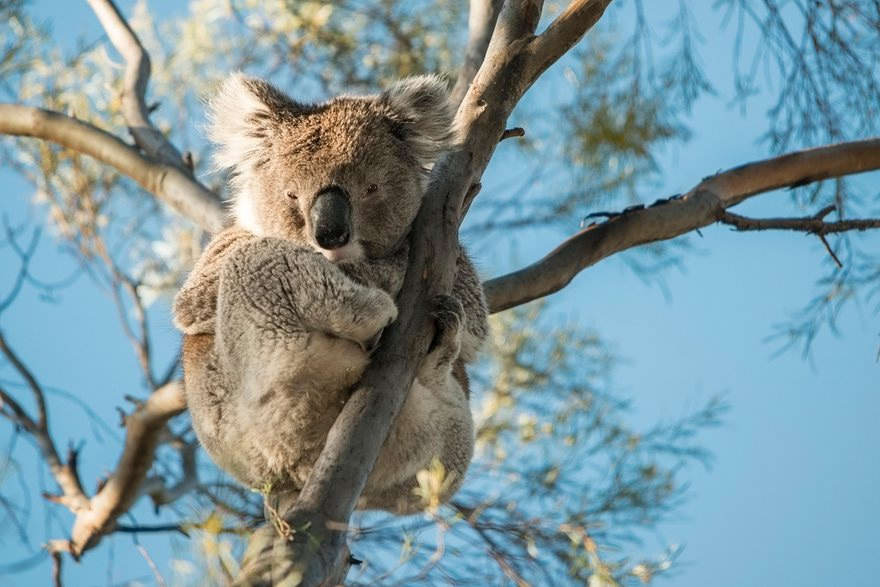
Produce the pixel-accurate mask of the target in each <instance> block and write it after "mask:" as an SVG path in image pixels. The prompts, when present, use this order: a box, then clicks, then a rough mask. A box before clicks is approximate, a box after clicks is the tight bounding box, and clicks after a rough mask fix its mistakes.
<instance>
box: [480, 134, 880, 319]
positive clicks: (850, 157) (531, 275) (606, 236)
mask: <svg viewBox="0 0 880 587" xmlns="http://www.w3.org/2000/svg"><path fill="white" fill-rule="evenodd" d="M874 169H880V139H869V140H865V141H855V142H852V143H842V144H839V145H831V146H827V147H819V148H816V149H808V150H805V151H799V152H796V153H790V154H788V155H783V156H781V157H774V158H772V159H765V160H763V161H756V162H754V163H747V164H745V165H741V166H739V167H735V168H733V169H730V170H728V171H725V172H723V173H719V174H717V175H713V176H711V177H707V178H706V179H704V180H703V181H701V182H700V183H699V184H698V185H696V186H695V187H694V188H693V189H691V190H690V191H689V192H688V193H687V194H685V195H684V196H682V197H681V198H679V199H673V200H670V201H668V202H666V203H663V204H660V205H657V206H651V207H649V208H645V209H642V210H635V211H632V212H629V213H626V214H623V215H621V216H618V217H616V218H613V219H611V220H609V221H607V222H603V223H601V224H596V225H593V226H589V227H587V228H585V229H584V230H582V231H580V232H579V233H577V234H575V235H574V236H572V237H571V238H569V239H568V240H566V241H565V242H564V243H562V244H561V245H559V246H558V247H556V248H555V249H554V250H553V251H551V252H550V253H548V254H547V255H546V256H545V257H544V258H543V259H541V260H540V261H538V262H536V263H533V264H532V265H529V266H528V267H525V268H523V269H520V270H518V271H514V272H513V273H509V274H507V275H503V276H501V277H496V278H494V279H490V280H488V281H486V282H484V283H483V288H484V291H485V293H486V298H487V300H488V302H489V309H490V311H492V312H500V311H502V310H506V309H508V308H512V307H514V306H519V305H521V304H524V303H526V302H529V301H531V300H535V299H538V298H542V297H544V296H547V295H550V294H551V293H554V292H557V291H559V290H560V289H562V288H563V287H565V286H566V285H568V283H569V282H570V281H571V280H572V279H573V278H574V276H575V275H577V274H578V273H580V272H581V271H583V270H584V269H586V268H587V267H589V266H590V265H593V264H594V263H596V262H598V261H600V260H601V259H604V258H605V257H608V256H610V255H613V254H615V253H618V252H620V251H623V250H625V249H629V248H631V247H635V246H638V245H643V244H646V243H650V242H654V241H658V240H666V239H670V238H674V237H676V236H680V235H682V234H685V233H687V232H690V231H692V230H695V229H697V228H701V227H703V226H707V225H709V224H712V223H714V222H716V221H718V220H720V219H721V218H722V215H723V213H724V210H725V209H726V208H729V207H731V206H734V205H736V204H738V203H740V202H742V201H743V200H745V199H746V198H750V197H752V196H754V195H756V194H760V193H763V192H768V191H770V190H775V189H779V188H784V187H792V186H799V185H804V184H806V183H809V182H813V181H819V180H822V179H827V178H830V177H840V176H843V175H850V174H854V173H861V172H864V171H871V170H874ZM865 222H868V223H870V222H872V221H865ZM853 228H858V226H855V225H854V226H853Z"/></svg>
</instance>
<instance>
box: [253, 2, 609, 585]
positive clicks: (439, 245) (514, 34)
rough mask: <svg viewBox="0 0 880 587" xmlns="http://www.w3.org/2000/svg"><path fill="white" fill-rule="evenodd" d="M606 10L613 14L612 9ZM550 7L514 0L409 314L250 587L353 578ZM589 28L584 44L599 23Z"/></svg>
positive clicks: (434, 216) (419, 228)
mask: <svg viewBox="0 0 880 587" xmlns="http://www.w3.org/2000/svg"><path fill="white" fill-rule="evenodd" d="M589 4H591V5H592V4H593V3H589ZM598 4H602V5H603V7H602V8H603V9H604V5H607V2H604V3H603V2H600V3H598ZM541 9H542V3H541V2H539V1H533V0H532V1H530V0H520V1H517V2H507V3H505V5H504V8H503V10H502V12H501V14H500V15H499V17H498V20H497V23H496V27H495V31H494V32H493V34H492V38H491V40H490V42H489V46H488V49H487V51H486V57H485V60H484V61H483V63H482V65H481V66H480V68H479V70H478V71H477V73H476V75H475V76H474V81H473V83H472V84H471V85H470V88H469V89H468V92H467V94H466V95H465V97H464V99H463V100H462V102H461V105H460V106H459V108H458V112H457V114H456V118H455V125H456V127H457V128H458V129H461V137H462V140H461V143H460V145H459V146H458V147H457V148H456V149H455V150H454V151H452V152H450V153H448V154H447V155H446V156H445V157H444V158H442V159H441V160H440V161H439V162H438V163H437V165H435V167H434V169H433V170H432V175H431V182H430V184H429V187H428V190H427V193H426V195H425V199H424V201H423V204H422V208H421V210H420V212H419V215H418V217H417V218H416V220H415V223H414V225H413V231H412V234H413V235H414V236H413V238H412V241H411V250H410V270H409V271H408V272H407V275H406V279H405V281H404V285H403V289H402V291H401V294H400V296H399V299H398V307H399V308H400V310H401V312H400V315H399V316H398V319H397V321H396V322H395V323H394V324H393V325H392V326H391V327H390V329H389V330H388V331H387V332H386V333H385V334H384V335H383V342H382V344H381V346H380V348H379V350H378V352H377V353H376V355H374V357H373V359H372V361H371V364H370V366H369V367H368V369H367V372H366V373H365V375H364V377H363V379H362V380H361V384H360V386H359V388H358V389H357V390H356V391H355V392H354V393H353V394H352V396H351V398H350V399H349V400H348V401H347V402H346V404H345V407H344V408H343V410H342V412H341V413H340V415H339V417H338V418H337V419H336V422H335V423H334V425H333V427H332V428H331V430H330V433H329V435H328V438H327V442H326V444H325V446H324V449H323V450H322V452H321V455H320V456H319V457H318V460H317V462H316V463H315V466H314V468H313V470H312V473H311V475H310V476H309V479H308V480H307V482H306V484H305V486H304V487H303V488H302V491H301V493H300V495H299V498H298V500H297V501H296V502H295V503H293V504H289V503H287V504H280V506H279V508H278V509H279V512H280V513H281V515H282V517H283V519H284V522H286V524H287V525H288V526H289V527H290V528H291V529H292V530H293V536H292V538H293V539H292V540H291V541H289V542H288V541H287V540H285V539H284V538H279V537H278V536H276V535H275V533H274V530H273V529H272V528H271V527H264V528H261V529H260V530H258V531H257V532H256V533H255V534H254V537H253V539H252V540H251V543H250V545H249V547H248V551H247V552H246V554H245V558H244V560H243V562H242V573H241V575H240V576H239V578H238V582H239V583H240V584H249V585H270V584H274V583H276V582H278V581H280V580H282V579H283V578H291V577H297V578H298V579H299V583H298V584H300V585H319V584H324V583H328V584H335V583H338V582H341V581H342V580H343V579H344V577H345V574H346V572H347V570H348V549H347V547H346V544H345V540H346V536H345V529H346V528H347V525H348V520H349V518H350V516H351V512H352V510H353V508H354V506H355V503H356V501H357V499H358V497H359V496H360V493H361V491H362V490H363V487H364V484H365V482H366V479H367V476H368V475H369V472H370V470H371V469H372V467H373V464H374V463H375V461H376V457H377V456H378V454H379V450H380V448H381V446H382V444H383V442H384V441H385V438H386V436H387V434H388V431H389V429H390V426H391V423H392V421H393V420H394V417H395V416H396V414H397V412H398V410H399V409H400V406H401V405H402V404H403V401H404V399H405V398H406V394H407V392H408V390H409V388H410V386H411V384H412V381H413V378H414V375H415V368H416V366H417V365H418V364H419V362H420V361H421V359H422V357H423V356H424V354H425V352H426V350H427V348H428V344H429V342H430V338H431V334H432V325H431V324H430V321H429V319H428V316H427V313H426V308H427V307H428V303H427V301H428V299H430V297H431V296H432V295H433V294H437V293H442V292H448V291H449V290H450V288H451V285H452V280H453V277H454V264H455V254H456V251H457V247H458V226H459V223H460V220H461V219H460V217H459V216H460V213H461V210H462V203H463V200H464V198H465V195H466V193H467V192H468V191H469V189H470V186H472V185H474V184H476V183H479V179H480V177H481V176H482V173H483V170H484V169H485V168H486V165H487V164H488V162H489V159H490V158H491V156H492V153H493V152H494V150H495V148H496V146H497V145H498V139H499V137H501V136H502V135H503V133H504V129H505V122H506V121H507V118H508V116H509V115H510V113H511V111H512V110H513V108H514V107H515V105H516V104H517V102H518V101H519V99H520V98H521V97H522V95H523V94H524V93H525V91H526V90H527V89H528V88H529V86H531V84H532V83H533V82H534V79H535V77H536V76H537V73H539V72H540V71H543V68H545V67H546V66H548V65H549V63H541V64H536V63H534V62H533V58H534V56H533V53H532V47H531V46H530V43H531V42H532V41H533V39H534V38H535V36H534V32H535V27H537V24H538V21H539V19H540V16H541ZM582 25H583V26H582V29H581V31H580V34H579V35H577V36H578V37H580V36H581V35H582V34H583V33H584V32H586V30H587V29H588V28H589V27H590V26H591V25H592V23H591V22H589V21H584V22H583V23H582ZM560 55H561V53H560Z"/></svg>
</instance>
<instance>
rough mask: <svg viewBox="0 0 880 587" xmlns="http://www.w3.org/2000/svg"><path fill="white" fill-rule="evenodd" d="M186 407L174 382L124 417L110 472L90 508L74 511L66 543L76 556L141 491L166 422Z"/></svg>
mask: <svg viewBox="0 0 880 587" xmlns="http://www.w3.org/2000/svg"><path fill="white" fill-rule="evenodd" d="M185 409H186V398H185V396H184V392H183V383H182V382H180V381H175V382H173V383H169V384H168V385H165V386H163V387H160V388H159V389H157V390H156V391H154V392H153V393H152V394H150V397H149V398H148V399H147V401H145V402H144V403H143V404H141V405H140V406H138V407H137V409H136V410H135V411H134V412H133V413H132V414H131V415H129V416H128V417H126V418H125V428H126V435H125V447H124V448H123V450H122V456H121V457H120V458H119V462H118V463H117V465H116V468H115V470H114V471H113V474H112V475H110V478H109V479H108V480H107V482H106V483H105V484H104V486H103V487H102V488H101V490H100V491H98V493H96V494H95V495H94V496H93V497H92V498H91V500H89V507H88V508H87V509H84V510H81V511H79V512H77V514H76V519H75V520H74V523H73V530H72V532H71V538H70V540H69V543H68V545H69V551H70V553H71V554H72V555H73V556H74V557H75V558H78V557H79V556H81V555H82V553H83V552H85V550H87V549H89V548H92V547H93V546H95V545H96V544H97V543H98V542H99V541H100V539H101V537H102V536H103V535H104V534H105V533H107V532H108V531H110V530H112V528H113V525H114V524H115V523H116V519H117V518H118V517H119V516H120V515H122V514H123V513H125V512H126V511H128V509H129V508H130V507H131V505H132V504H133V503H134V501H135V500H136V499H137V498H138V497H139V496H140V495H141V494H142V490H141V489H142V486H143V482H144V479H145V478H146V475H147V471H149V469H150V467H151V466H152V464H153V456H154V454H155V452H156V447H157V446H158V444H159V440H160V438H161V435H162V432H163V430H164V429H165V424H166V423H167V422H168V420H170V419H171V418H172V417H174V416H176V415H177V414H180V413H182V412H183V411H184V410H185Z"/></svg>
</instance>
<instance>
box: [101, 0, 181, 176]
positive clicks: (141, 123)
mask: <svg viewBox="0 0 880 587" xmlns="http://www.w3.org/2000/svg"><path fill="white" fill-rule="evenodd" d="M88 2H89V6H91V7H92V10H93V11H94V13H95V15H96V16H97V17H98V20H99V21H100V22H101V26H102V27H104V31H105V32H106V33H107V36H108V37H109V38H110V42H111V43H113V46H114V47H116V50H117V51H119V53H120V55H122V57H123V58H124V59H125V78H124V79H123V87H122V115H123V117H124V118H125V122H126V124H127V125H128V130H129V132H130V133H131V136H132V137H134V142H135V143H137V145H138V147H140V148H141V149H143V150H144V152H145V153H146V154H147V155H149V156H150V157H152V158H154V159H156V160H157V161H159V162H160V163H166V164H168V165H173V166H174V167H177V168H179V169H181V170H189V171H190V172H191V170H192V168H191V167H187V166H186V165H185V161H184V157H183V156H182V155H181V154H180V152H179V151H178V150H177V149H176V148H175V147H174V145H172V144H171V143H170V142H169V141H167V140H166V139H165V137H164V136H163V135H162V133H161V132H159V131H158V130H157V129H156V127H154V126H153V124H152V123H151V122H150V111H149V109H148V108H147V104H146V101H145V97H146V93H147V83H148V82H149V80H150V55H149V54H148V53H147V51H146V50H145V49H144V47H143V45H141V42H140V40H139V39H138V38H137V35H136V34H135V33H134V31H133V30H131V27H130V26H129V25H128V22H127V21H126V20H125V18H123V16H122V14H120V12H119V9H118V8H117V7H116V5H115V4H114V3H113V1H112V0H88ZM190 175H191V173H190Z"/></svg>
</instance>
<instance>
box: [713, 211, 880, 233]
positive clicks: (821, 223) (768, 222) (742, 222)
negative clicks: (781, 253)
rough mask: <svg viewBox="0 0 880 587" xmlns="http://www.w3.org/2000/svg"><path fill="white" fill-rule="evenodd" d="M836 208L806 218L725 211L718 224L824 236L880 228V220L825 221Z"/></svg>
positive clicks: (738, 228)
mask: <svg viewBox="0 0 880 587" xmlns="http://www.w3.org/2000/svg"><path fill="white" fill-rule="evenodd" d="M835 208H836V206H828V207H827V208H823V209H822V210H820V211H819V213H818V214H815V215H813V216H806V217H804V218H749V217H747V216H740V215H739V214H734V213H733V212H727V211H724V212H722V213H721V214H719V215H718V222H721V223H722V224H729V225H731V226H733V227H734V228H736V229H737V230H743V231H745V230H794V231H797V232H808V233H810V234H816V235H820V236H821V235H824V234H833V233H835V232H847V231H850V230H859V231H862V230H869V229H871V228H880V218H865V219H856V220H836V221H833V222H826V221H825V220H823V218H824V217H825V216H827V215H828V214H829V213H830V212H832V211H833V210H834V209H835Z"/></svg>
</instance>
